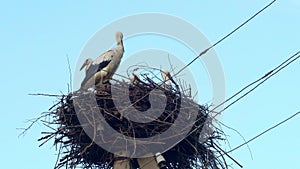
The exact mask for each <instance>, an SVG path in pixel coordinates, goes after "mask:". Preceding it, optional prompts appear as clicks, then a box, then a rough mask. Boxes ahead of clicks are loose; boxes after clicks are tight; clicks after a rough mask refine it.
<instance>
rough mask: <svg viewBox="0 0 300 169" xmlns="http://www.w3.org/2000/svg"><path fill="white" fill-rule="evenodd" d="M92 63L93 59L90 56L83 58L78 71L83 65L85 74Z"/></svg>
mask: <svg viewBox="0 0 300 169" xmlns="http://www.w3.org/2000/svg"><path fill="white" fill-rule="evenodd" d="M92 63H93V60H92V59H91V58H87V59H85V61H84V63H83V65H82V66H81V68H80V71H81V70H82V69H83V68H84V67H85V74H87V72H88V70H89V69H90V67H91V65H92Z"/></svg>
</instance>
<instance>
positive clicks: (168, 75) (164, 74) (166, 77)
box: [161, 70, 171, 80]
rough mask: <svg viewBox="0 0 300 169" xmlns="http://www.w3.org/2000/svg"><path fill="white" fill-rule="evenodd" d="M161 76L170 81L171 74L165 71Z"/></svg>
mask: <svg viewBox="0 0 300 169" xmlns="http://www.w3.org/2000/svg"><path fill="white" fill-rule="evenodd" d="M161 76H162V78H163V79H164V80H169V79H170V77H171V74H170V72H169V71H167V70H163V71H161Z"/></svg>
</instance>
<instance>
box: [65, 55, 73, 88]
mask: <svg viewBox="0 0 300 169" xmlns="http://www.w3.org/2000/svg"><path fill="white" fill-rule="evenodd" d="M66 57H67V62H68V69H69V83H70V89H71V92H72V91H73V89H72V84H73V82H72V71H71V65H70V59H69V55H68V54H67V55H66ZM68 92H70V91H68Z"/></svg>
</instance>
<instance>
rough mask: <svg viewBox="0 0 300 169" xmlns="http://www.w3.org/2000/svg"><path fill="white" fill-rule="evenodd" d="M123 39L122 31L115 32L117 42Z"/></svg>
mask: <svg viewBox="0 0 300 169" xmlns="http://www.w3.org/2000/svg"><path fill="white" fill-rule="evenodd" d="M122 40H123V33H122V32H116V41H117V42H118V44H119V43H121V42H122Z"/></svg>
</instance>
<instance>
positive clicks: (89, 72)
mask: <svg viewBox="0 0 300 169" xmlns="http://www.w3.org/2000/svg"><path fill="white" fill-rule="evenodd" d="M110 62H111V60H106V61H103V62H101V63H100V64H97V65H94V64H92V65H91V66H90V68H89V69H88V70H87V72H86V75H85V77H84V79H83V81H82V82H81V87H82V85H83V84H85V83H86V82H87V81H88V80H89V79H90V78H91V77H92V76H94V74H95V73H96V72H99V71H100V70H102V69H103V68H105V67H106V66H107V65H108V64H109V63H110Z"/></svg>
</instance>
